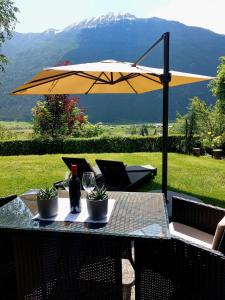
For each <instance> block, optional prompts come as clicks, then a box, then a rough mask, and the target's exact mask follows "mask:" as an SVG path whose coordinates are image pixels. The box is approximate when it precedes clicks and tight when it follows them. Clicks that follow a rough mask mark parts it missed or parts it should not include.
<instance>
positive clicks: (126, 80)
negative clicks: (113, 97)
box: [120, 73, 137, 94]
mask: <svg viewBox="0 0 225 300" xmlns="http://www.w3.org/2000/svg"><path fill="white" fill-rule="evenodd" d="M120 75H121V76H122V77H123V74H122V73H120ZM124 81H125V82H126V83H127V84H128V85H129V86H130V88H131V89H132V90H133V91H134V92H135V94H137V91H136V90H135V88H134V87H133V86H132V85H131V84H130V82H129V81H128V79H125V80H124Z"/></svg>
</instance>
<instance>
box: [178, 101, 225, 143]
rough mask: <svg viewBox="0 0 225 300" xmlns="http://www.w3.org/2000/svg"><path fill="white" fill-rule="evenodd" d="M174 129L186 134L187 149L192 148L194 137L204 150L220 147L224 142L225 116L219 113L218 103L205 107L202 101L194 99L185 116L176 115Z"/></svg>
mask: <svg viewBox="0 0 225 300" xmlns="http://www.w3.org/2000/svg"><path fill="white" fill-rule="evenodd" d="M174 127H175V128H176V130H177V131H178V132H180V133H183V134H184V133H185V132H186V133H187V138H188V140H187V144H188V147H189V148H191V147H193V146H194V140H193V137H194V135H198V136H199V138H200V141H201V143H202V144H203V146H204V147H205V148H206V149H208V148H215V147H216V148H217V147H222V146H223V144H224V142H225V140H224V139H223V136H224V134H225V114H223V113H222V112H221V109H220V104H219V101H217V102H216V103H215V105H209V106H207V105H206V103H205V102H204V101H203V100H200V99H199V98H198V97H194V98H193V99H191V101H190V104H189V106H188V113H187V115H185V116H181V115H177V119H176V123H175V125H174Z"/></svg>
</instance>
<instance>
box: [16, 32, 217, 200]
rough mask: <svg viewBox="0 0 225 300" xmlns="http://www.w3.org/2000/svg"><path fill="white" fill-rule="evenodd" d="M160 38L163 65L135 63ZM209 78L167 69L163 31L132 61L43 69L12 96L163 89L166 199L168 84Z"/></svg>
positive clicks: (127, 92)
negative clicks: (157, 66) (158, 66)
mask: <svg viewBox="0 0 225 300" xmlns="http://www.w3.org/2000/svg"><path fill="white" fill-rule="evenodd" d="M162 40H163V41H164V68H163V69H156V68H149V67H145V66H141V65H139V62H140V61H141V60H143V59H144V58H145V56H146V55H147V54H148V53H149V52H150V51H151V50H152V49H153V48H154V47H155V46H156V45H157V44H158V43H159V42H160V41H162ZM212 78H213V77H209V76H202V75H196V74H190V73H182V72H176V71H170V72H169V33H168V32H166V33H164V34H163V35H162V36H161V37H160V38H159V40H157V41H156V42H155V43H154V44H153V45H152V46H151V47H150V48H149V49H148V50H147V51H146V52H145V53H144V54H143V55H142V56H141V57H140V58H139V59H138V60H137V61H136V62H135V63H130V62H119V61H115V60H105V61H100V62H94V63H85V64H76V65H68V66H60V67H52V68H45V69H43V70H42V71H41V72H39V73H38V74H37V75H35V76H34V77H33V78H32V79H31V80H30V81H28V82H27V83H25V84H23V85H21V86H19V87H18V88H16V89H15V90H13V91H12V93H11V94H12V95H42V94H123V93H126V94H141V93H145V92H150V91H155V90H158V89H163V149H162V152H163V163H162V165H163V166H162V168H163V170H162V171H163V172H162V191H163V192H164V193H165V197H166V198H167V136H168V87H169V85H170V86H171V87H172V86H178V85H183V84H189V83H194V82H200V81H204V80H210V79H212Z"/></svg>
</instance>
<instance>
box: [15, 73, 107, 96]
mask: <svg viewBox="0 0 225 300" xmlns="http://www.w3.org/2000/svg"><path fill="white" fill-rule="evenodd" d="M81 73H83V72H81ZM83 74H85V75H87V76H83V75H81V74H79V72H68V73H63V74H60V75H53V76H49V77H45V78H41V79H37V80H33V81H30V82H28V83H35V82H38V83H37V84H34V85H32V86H29V87H26V88H22V89H19V90H15V91H13V92H12V94H15V93H18V92H22V91H24V90H29V89H31V88H34V87H37V86H39V85H42V84H46V83H49V82H52V81H55V80H58V79H61V78H65V77H69V76H72V75H77V76H80V77H84V78H89V79H92V80H95V81H96V79H97V77H95V76H92V75H90V74H88V73H83ZM46 79H47V80H46ZM48 79H50V80H48ZM45 80H46V81H45ZM98 80H100V81H102V82H103V83H107V81H106V80H103V79H100V78H99V79H98ZM28 83H27V84H28Z"/></svg>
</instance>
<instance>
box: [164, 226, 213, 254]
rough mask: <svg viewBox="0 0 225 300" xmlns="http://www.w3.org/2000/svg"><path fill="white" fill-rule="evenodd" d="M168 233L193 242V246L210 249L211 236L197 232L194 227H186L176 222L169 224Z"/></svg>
mask: <svg viewBox="0 0 225 300" xmlns="http://www.w3.org/2000/svg"><path fill="white" fill-rule="evenodd" d="M169 229H170V233H171V235H173V236H176V237H179V238H182V239H184V240H187V241H190V242H193V243H195V244H198V245H201V246H204V247H207V248H210V249H211V248H212V242H213V237H214V236H213V235H211V234H209V233H206V232H204V231H201V230H198V229H196V228H194V227H191V226H187V225H184V224H181V223H178V222H171V223H170V224H169Z"/></svg>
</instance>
